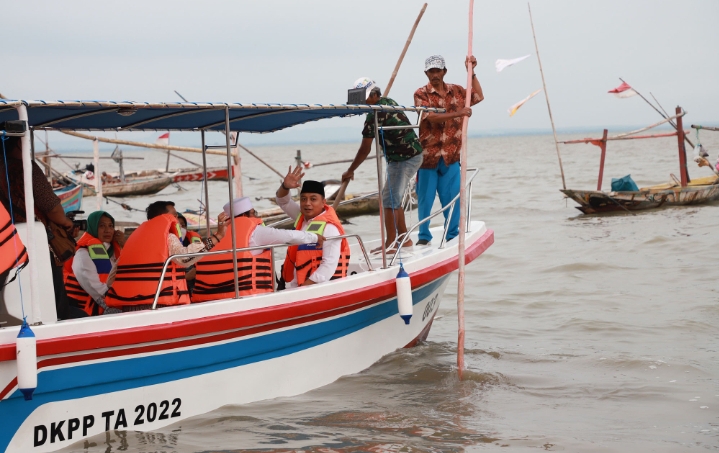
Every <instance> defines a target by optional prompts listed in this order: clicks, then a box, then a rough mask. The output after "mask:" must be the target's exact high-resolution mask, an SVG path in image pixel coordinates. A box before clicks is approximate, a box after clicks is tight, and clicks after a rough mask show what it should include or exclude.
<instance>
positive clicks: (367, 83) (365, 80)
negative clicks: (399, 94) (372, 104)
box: [352, 77, 377, 99]
mask: <svg viewBox="0 0 719 453" xmlns="http://www.w3.org/2000/svg"><path fill="white" fill-rule="evenodd" d="M376 87H377V84H376V83H375V82H374V80H372V79H370V78H369V77H360V78H359V79H357V80H355V83H354V84H353V85H352V88H365V89H366V91H365V97H364V98H365V99H368V98H369V94H370V92H371V91H372V88H376Z"/></svg>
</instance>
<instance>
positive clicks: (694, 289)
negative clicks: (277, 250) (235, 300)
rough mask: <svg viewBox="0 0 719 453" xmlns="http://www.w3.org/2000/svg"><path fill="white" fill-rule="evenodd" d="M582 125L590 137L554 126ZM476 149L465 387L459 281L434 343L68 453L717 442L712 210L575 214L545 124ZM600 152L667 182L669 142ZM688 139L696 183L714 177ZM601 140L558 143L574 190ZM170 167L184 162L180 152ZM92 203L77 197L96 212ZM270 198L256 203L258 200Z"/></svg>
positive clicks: (594, 165) (715, 229)
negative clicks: (542, 130)
mask: <svg viewBox="0 0 719 453" xmlns="http://www.w3.org/2000/svg"><path fill="white" fill-rule="evenodd" d="M610 135H611V134H610ZM705 135H706V137H705ZM585 136H592V137H600V136H601V132H600V131H596V132H594V133H591V134H590V133H587V134H580V135H572V136H565V137H560V138H561V139H570V138H582V137H585ZM702 142H703V143H704V145H705V147H706V148H707V149H708V150H709V152H710V157H711V159H712V161H713V160H715V159H716V153H717V150H719V134H715V135H714V136H712V135H710V133H706V134H702ZM358 145H359V143H346V144H321V145H299V146H275V147H258V148H256V149H254V151H256V152H257V153H258V154H260V155H261V156H262V157H264V158H266V160H268V161H269V162H271V164H272V165H274V166H276V168H277V169H278V170H279V171H280V172H283V173H284V172H286V171H287V167H288V166H289V165H291V164H292V163H293V158H294V156H295V154H296V149H297V148H301V149H302V154H303V158H304V160H307V161H310V162H313V163H320V162H326V161H331V160H337V159H340V158H348V159H349V158H352V157H353V156H354V153H355V152H356V149H357V147H358ZM468 148H469V165H470V166H477V167H479V168H480V173H479V176H478V177H477V179H476V181H475V184H474V196H473V211H472V216H473V218H474V219H481V220H483V221H485V222H486V223H487V225H488V227H489V228H491V229H493V230H494V231H495V244H494V245H493V246H492V247H491V248H490V249H489V250H488V251H487V252H485V253H484V254H483V255H482V256H481V257H479V258H478V259H477V260H476V261H475V262H473V263H471V264H470V265H468V266H467V279H466V281H467V288H466V296H465V304H466V306H465V310H466V331H467V332H466V355H465V361H466V366H467V370H466V372H465V380H463V381H461V382H460V381H458V379H457V370H456V353H457V350H456V340H457V318H456V276H455V277H453V279H452V281H451V282H450V284H449V286H448V289H447V291H446V293H445V295H444V298H443V300H442V305H441V307H440V309H439V314H438V317H437V319H436V320H435V322H434V324H433V327H432V331H431V332H430V335H429V338H428V339H427V341H426V342H425V343H422V344H420V345H419V346H417V347H415V348H412V349H403V350H398V351H396V352H395V353H392V354H390V355H388V356H386V357H384V358H383V359H381V360H380V361H379V362H378V363H376V364H375V365H373V366H372V367H370V368H369V369H367V370H365V371H363V372H361V373H359V374H356V375H352V376H346V377H343V378H341V379H339V380H338V381H336V382H334V383H333V384H330V385H328V386H326V387H323V388H320V389H316V390H314V391H312V392H309V393H306V394H304V395H300V396H297V397H292V398H279V399H275V400H271V401H262V402H257V403H254V404H248V405H243V406H226V407H222V408H220V409H218V410H216V411H213V412H210V413H207V414H204V415H201V416H198V417H194V418H191V419H188V420H184V421H182V422H180V423H177V424H175V425H171V426H168V427H166V428H163V429H161V430H158V431H155V432H149V433H139V432H134V431H129V432H122V431H120V432H116V433H111V434H109V435H105V434H103V435H100V436H96V437H94V438H91V439H90V440H89V441H88V442H81V443H79V444H77V445H76V446H75V447H73V448H68V449H66V450H64V451H66V452H69V451H81V452H86V451H87V452H118V451H124V452H131V453H140V452H160V451H163V452H178V453H189V452H216V451H222V452H239V451H258V452H270V451H272V452H290V451H306V452H331V451H332V452H400V451H402V452H463V451H467V452H471V451H502V452H506V451H528V452H532V451H538V450H541V451H581V452H636V451H653V452H678V451H704V450H715V449H717V448H718V446H719V334H718V333H717V332H719V285H718V284H717V280H718V279H719V269H717V267H718V266H719V258H718V256H719V254H718V252H719V240H718V239H717V238H718V237H719V205H718V204H711V205H705V206H687V207H678V208H671V209H664V210H653V211H646V212H638V213H636V214H635V215H632V214H627V213H624V212H622V213H618V214H612V215H605V216H584V215H581V213H580V212H579V211H577V210H576V209H575V208H574V203H573V202H572V201H571V200H566V199H564V197H563V195H562V194H561V193H560V192H559V189H560V188H561V184H562V181H561V176H560V173H559V166H558V163H557V155H556V151H555V149H554V143H553V139H552V137H551V135H547V136H516V137H489V138H474V139H471V140H470V141H469V147H468ZM607 148H608V149H607V157H606V168H605V172H604V175H605V178H604V184H603V185H604V187H605V188H606V189H608V188H609V186H610V180H611V178H612V177H622V176H625V175H627V174H631V175H632V178H633V179H634V180H635V181H636V182H637V184H638V185H639V186H640V187H643V186H647V185H650V184H655V183H662V182H666V181H669V180H670V173H674V174H675V175H676V176H679V168H678V167H679V165H678V151H677V140H676V138H665V139H656V140H642V141H631V142H610V143H609V145H608V147H607ZM688 151H689V153H690V156H689V157H690V162H689V167H690V175H691V176H692V177H701V176H708V175H710V173H709V171H708V170H707V169H706V168H701V169H699V168H697V167H696V165H695V164H694V163H693V162H691V149H688ZM599 152H600V151H599V148H598V147H596V146H592V145H572V146H563V147H562V159H563V162H564V171H565V176H566V180H567V187H568V188H573V189H595V188H596V184H597V172H598V164H599ZM125 154H126V155H142V156H145V157H146V160H145V161H127V162H126V168H127V169H132V168H140V167H145V168H159V167H162V166H164V163H165V156H164V155H163V154H161V153H159V152H156V151H152V152H143V153H137V152H134V153H133V152H132V151H130V150H126V151H125ZM186 156H187V157H188V158H196V159H197V160H198V161H199V160H200V159H199V158H198V157H199V156H192V157H191V156H190V155H186ZM242 157H243V159H242V166H243V171H244V175H243V189H244V192H245V194H246V195H248V196H251V197H253V198H254V197H269V196H272V195H273V194H274V191H275V190H276V189H277V187H278V186H279V183H280V178H279V177H278V176H277V175H275V174H274V173H272V172H271V171H270V170H268V169H267V168H266V167H264V166H262V164H260V163H259V162H257V161H256V160H254V158H252V157H251V156H249V155H247V154H244V153H243V154H242ZM209 161H210V162H209V165H223V164H224V163H225V162H226V161H225V159H224V158H223V157H217V156H210V157H209ZM104 162H109V161H103V163H104ZM106 165H107V164H106ZM171 165H176V166H185V164H184V163H182V162H178V161H175V160H174V159H173V161H172V162H171ZM348 165H349V164H338V165H332V166H320V167H316V168H312V169H309V170H308V171H307V174H306V176H305V178H312V179H320V180H322V179H331V178H339V177H340V175H341V174H342V172H343V171H345V170H346V168H347V166H348ZM108 167H109V169H111V170H112V169H114V164H110V165H108ZM375 174H376V166H375V164H374V162H366V163H365V164H363V165H362V166H361V167H360V169H359V170H358V171H356V172H355V175H356V178H355V181H354V182H352V184H351V185H350V187H349V189H348V192H364V191H369V190H373V189H374V190H376V178H375V176H374V175H375ZM200 188H201V185H200V184H199V183H180V185H179V186H170V187H168V188H166V189H165V190H163V191H162V192H161V193H159V194H157V195H153V196H150V197H142V198H126V199H124V200H122V201H124V202H125V203H126V204H128V205H130V206H132V207H133V208H136V209H144V208H145V206H146V205H147V204H148V203H149V202H151V201H155V200H172V201H174V202H175V203H177V208H178V211H182V210H184V209H197V207H198V205H199V202H198V199H200V198H201V190H200ZM209 189H210V212H211V213H212V214H213V215H214V216H216V215H217V213H219V211H220V209H221V207H222V205H223V204H224V203H225V202H226V201H227V197H228V189H227V184H226V183H221V182H211V183H210V187H209ZM94 206H95V201H94V199H90V198H86V199H85V209H86V211H88V213H89V212H91V211H92V210H93V209H94ZM270 206H271V205H270V204H269V202H268V201H267V200H260V201H256V206H255V207H256V208H258V209H262V208H268V207H270ZM103 208H104V209H106V210H108V211H109V212H111V213H112V214H113V215H114V216H115V218H116V219H118V220H130V221H141V220H142V219H143V216H144V213H143V212H127V211H123V209H122V208H121V207H119V206H118V205H115V204H112V203H111V204H106V205H103ZM411 219H412V220H416V212H414V213H413V214H412V215H411ZM350 221H351V224H349V225H347V226H346V229H347V231H348V232H351V233H360V234H362V235H368V236H371V237H377V232H378V229H377V228H378V226H379V218H378V217H377V216H364V217H359V218H353V219H350ZM288 378H290V377H289V376H288ZM228 385H242V384H241V383H228Z"/></svg>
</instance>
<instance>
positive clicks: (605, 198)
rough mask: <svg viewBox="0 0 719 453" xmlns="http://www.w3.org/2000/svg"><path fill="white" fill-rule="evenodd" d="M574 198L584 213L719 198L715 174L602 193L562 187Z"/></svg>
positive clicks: (687, 203) (689, 203) (640, 208)
mask: <svg viewBox="0 0 719 453" xmlns="http://www.w3.org/2000/svg"><path fill="white" fill-rule="evenodd" d="M562 193H564V194H565V195H566V196H568V197H569V198H571V199H572V200H574V201H576V202H577V203H578V204H579V206H578V207H577V209H579V210H580V211H582V212H583V213H584V214H598V213H603V212H615V211H639V210H642V209H654V208H666V207H669V206H684V205H695V204H703V203H708V202H711V201H717V200H719V177H718V176H716V175H715V176H707V177H704V178H697V179H694V180H692V181H691V182H689V183H687V185H686V186H685V187H682V186H681V182H676V181H672V182H670V183H666V184H658V185H656V186H650V187H645V188H641V189H639V191H635V192H602V191H597V190H570V189H567V190H562Z"/></svg>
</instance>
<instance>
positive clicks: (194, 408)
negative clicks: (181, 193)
mask: <svg viewBox="0 0 719 453" xmlns="http://www.w3.org/2000/svg"><path fill="white" fill-rule="evenodd" d="M473 225H474V228H473V231H472V232H471V233H470V234H468V238H467V248H466V253H465V256H466V260H467V262H471V261H472V260H474V259H475V258H476V257H477V256H479V255H480V254H481V253H483V252H484V250H486V249H487V248H488V247H489V246H490V245H491V244H492V243H493V241H494V235H493V232H492V231H491V230H487V229H486V228H485V227H484V225H483V224H481V222H475V223H473ZM453 242H454V244H450V245H448V247H446V248H445V249H439V250H434V251H431V250H427V251H422V250H420V251H419V252H417V253H416V255H415V257H414V258H413V259H409V260H407V261H406V262H405V268H406V269H407V271H408V272H409V273H410V276H411V282H412V299H413V306H414V311H413V313H414V315H413V317H412V319H411V322H410V324H409V325H405V324H404V322H403V321H402V319H401V318H400V317H399V314H398V310H397V301H396V285H395V281H394V280H395V275H396V273H397V267H392V268H389V269H382V270H376V271H373V272H362V271H361V269H363V268H366V267H364V266H366V263H364V264H363V263H362V262H361V260H360V261H359V262H354V263H351V266H350V274H351V276H350V277H348V278H346V279H341V280H337V281H335V282H332V283H329V284H325V285H315V286H310V287H306V288H299V289H294V290H287V291H283V292H279V293H274V294H266V295H260V296H252V297H248V298H243V299H241V300H240V301H238V300H231V299H230V300H223V301H217V302H213V303H205V304H193V305H190V306H185V307H177V308H167V309H161V310H156V311H152V312H148V311H146V312H139V313H127V314H122V315H112V316H102V317H95V318H91V319H85V320H77V321H66V322H62V323H57V324H54V325H44V326H37V327H36V328H35V334H36V335H37V337H38V371H39V374H38V387H37V390H36V392H35V395H34V397H33V400H31V401H24V400H23V399H22V396H21V394H20V392H19V391H18V390H17V383H16V381H15V380H14V377H15V369H14V367H15V361H14V344H13V343H11V342H10V340H12V338H13V336H12V335H13V334H15V335H16V332H12V331H10V329H7V330H8V332H1V331H0V449H2V448H5V447H6V448H7V449H6V451H7V452H29V451H32V452H44V451H54V450H57V449H60V448H63V447H65V446H68V445H70V444H72V443H75V442H77V441H79V440H80V439H82V438H84V437H88V436H92V435H96V434H99V433H102V432H104V431H107V430H112V429H122V430H124V429H128V430H138V431H146V430H152V429H158V428H160V427H162V426H166V425H169V424H172V423H175V422H177V421H180V420H182V419H184V418H187V417H191V416H195V415H198V414H202V413H205V412H208V411H210V410H213V409H216V408H218V407H221V406H223V405H226V404H245V403H250V402H253V401H259V400H264V399H269V398H276V397H280V396H292V395H298V394H301V393H304V392H306V391H309V390H311V389H314V388H317V387H321V386H323V385H327V384H329V383H331V382H333V381H335V380H336V379H338V378H339V377H341V376H343V375H347V374H353V373H357V372H359V371H361V370H363V369H366V368H367V367H369V366H370V365H372V364H373V363H375V362H376V361H377V360H379V359H380V358H381V357H382V356H384V355H386V354H388V353H391V352H392V351H394V350H396V349H397V348H401V347H406V346H411V345H414V344H415V343H416V342H417V341H418V340H421V339H423V338H426V336H427V334H428V332H429V328H430V326H431V322H432V320H433V318H434V316H435V314H436V312H437V309H438V308H439V305H440V301H441V299H442V294H443V293H444V289H445V287H446V285H447V282H448V280H449V276H450V273H451V272H452V271H454V270H455V269H456V268H457V253H458V252H457V246H456V240H455V241H453ZM355 256H358V254H357V255H355Z"/></svg>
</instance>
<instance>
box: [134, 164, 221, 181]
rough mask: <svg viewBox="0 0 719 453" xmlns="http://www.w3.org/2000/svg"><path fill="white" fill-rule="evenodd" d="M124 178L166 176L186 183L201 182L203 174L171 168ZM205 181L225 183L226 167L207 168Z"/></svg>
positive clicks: (143, 171) (196, 171) (135, 173)
mask: <svg viewBox="0 0 719 453" xmlns="http://www.w3.org/2000/svg"><path fill="white" fill-rule="evenodd" d="M126 176H130V177H133V176H134V177H147V176H168V177H169V178H171V180H172V182H188V181H202V179H203V177H204V173H203V171H202V168H171V169H170V170H168V171H165V170H142V171H138V172H132V173H127V174H126ZM207 180H208V181H227V168H226V167H208V168H207Z"/></svg>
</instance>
